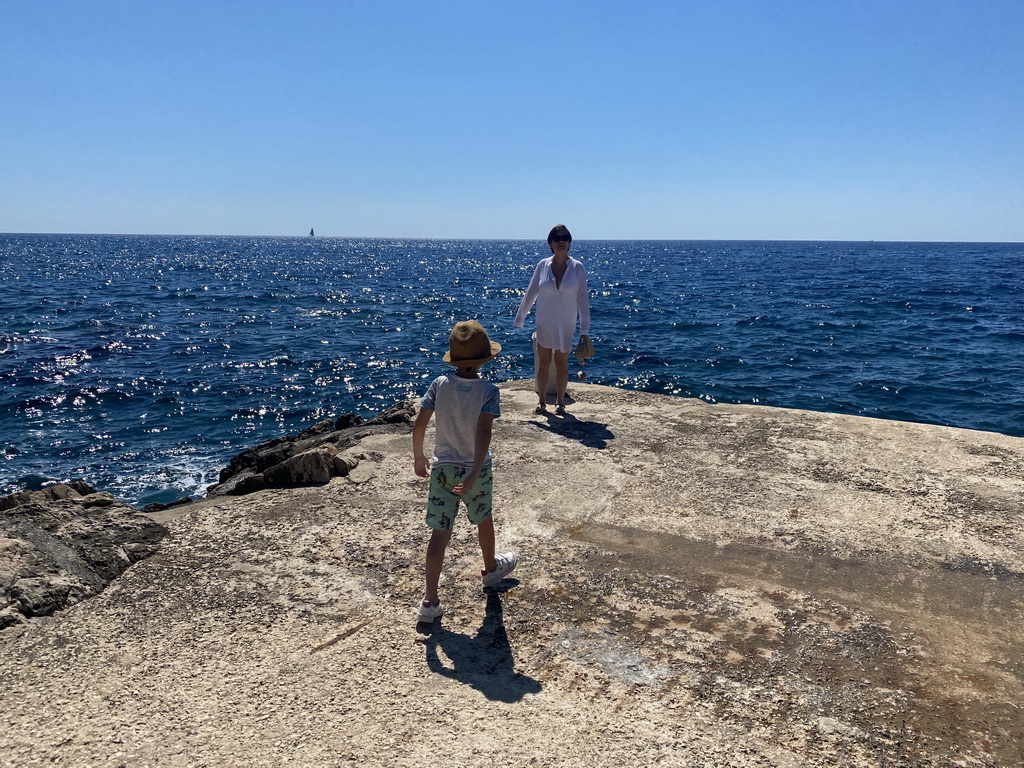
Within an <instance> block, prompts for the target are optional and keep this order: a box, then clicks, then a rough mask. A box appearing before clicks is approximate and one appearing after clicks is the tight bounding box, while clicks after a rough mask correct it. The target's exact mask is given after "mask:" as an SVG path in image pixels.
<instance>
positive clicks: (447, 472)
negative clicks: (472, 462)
mask: <svg viewBox="0 0 1024 768" xmlns="http://www.w3.org/2000/svg"><path fill="white" fill-rule="evenodd" d="M469 473H470V467H457V466H455V465H454V464H438V465H437V466H435V467H434V468H433V469H432V470H430V491H429V493H428V495H427V526H428V527H429V528H433V529H434V530H435V531H450V530H451V529H452V527H453V526H454V525H455V518H456V517H457V516H458V514H459V502H460V501H461V502H462V503H463V504H465V505H466V517H468V518H469V522H471V523H472V524H473V525H480V523H482V522H483V521H484V520H486V519H487V518H489V517H490V516H491V486H492V485H493V477H492V476H491V467H490V465H489V464H488V465H487V466H486V467H484V468H483V470H481V472H480V477H478V478H477V481H476V483H474V484H473V488H472V490H470V492H469V493H468V494H465V495H463V496H456V495H455V494H454V493H452V488H454V487H455V486H457V485H458V484H459V483H461V482H462V478H464V477H465V476H466V475H468V474H469Z"/></svg>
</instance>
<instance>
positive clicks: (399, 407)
mask: <svg viewBox="0 0 1024 768" xmlns="http://www.w3.org/2000/svg"><path fill="white" fill-rule="evenodd" d="M415 418H416V403H414V402H413V401H412V400H403V401H401V402H398V403H395V404H394V405H392V406H391V407H390V408H388V409H387V410H386V411H384V412H383V413H381V414H379V415H377V416H374V417H373V418H372V419H370V420H369V421H368V422H366V423H367V424H409V425H410V427H411V426H412V422H413V420H414V419H415Z"/></svg>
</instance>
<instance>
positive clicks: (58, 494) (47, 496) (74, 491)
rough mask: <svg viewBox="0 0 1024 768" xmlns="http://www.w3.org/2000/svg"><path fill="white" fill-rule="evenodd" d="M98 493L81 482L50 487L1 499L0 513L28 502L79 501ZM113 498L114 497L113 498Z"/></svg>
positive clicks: (13, 494)
mask: <svg viewBox="0 0 1024 768" xmlns="http://www.w3.org/2000/svg"><path fill="white" fill-rule="evenodd" d="M93 493H96V489H95V488H93V487H92V486H91V485H88V484H87V483H83V482H82V481H81V480H75V481H73V482H70V483H60V484H58V485H50V486H47V487H46V488H42V489H40V490H27V491H19V492H18V493H12V494H11V495H10V496H4V497H3V498H0V512H2V511H4V510H5V509H14V507H17V506H18V505H20V504H25V503H26V502H28V501H32V500H35V501H53V500H56V499H77V498H80V497H82V496H88V495H90V494H93ZM111 498H113V497H111Z"/></svg>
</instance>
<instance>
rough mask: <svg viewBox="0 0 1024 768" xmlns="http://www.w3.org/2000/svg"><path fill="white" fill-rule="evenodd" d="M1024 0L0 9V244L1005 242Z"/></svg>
mask: <svg viewBox="0 0 1024 768" xmlns="http://www.w3.org/2000/svg"><path fill="white" fill-rule="evenodd" d="M1022 40H1024V2H1021V0H957V1H952V0H919V1H917V2H900V1H898V0H896V1H894V0H849V1H845V0H806V1H805V0H799V1H796V0H792V1H790V0H777V1H774V2H765V0H720V1H716V2H709V1H708V0H701V1H700V2H691V1H690V0H664V1H661V0H659V1H657V2H646V1H645V0H636V1H634V2H631V3H623V2H621V0H618V1H617V2H604V1H603V0H595V1H593V2H559V1H558V0H552V1H550V2H534V1H533V0H517V1H516V2H503V3H498V2H490V1H488V0H476V1H475V2H445V0H436V2H432V3H426V2H423V1H422V0H417V1H416V2H404V1H403V2H389V1H388V0H365V1H364V0H351V1H349V0H335V1H334V2H326V1H323V2H314V1H313V0H290V1H289V2H283V1H282V0H278V1H275V2H264V1H263V0H244V2H234V1H228V0H201V1H198V2H196V1H193V0H173V2H172V0H166V1H165V2H155V1H150V0H126V1H124V2H115V1H113V0H90V1H89V2H82V0H47V1H46V2H29V1H28V0H0V231H3V232H97V233H153V234H178V233H180V234H253V235H256V234H267V235H298V234H303V233H305V232H307V231H308V230H309V228H310V227H315V228H316V230H317V233H318V234H322V235H337V236H359V237H364V236H381V237H391V236H395V237H457V238H506V237H507V238H534V237H536V238H543V237H544V235H545V234H546V233H547V230H548V229H549V228H550V227H551V226H552V225H553V224H555V223H558V222H564V223H566V224H568V225H569V227H570V228H571V229H572V231H573V234H574V235H575V236H576V237H577V238H581V239H604V238H623V239H632V238H669V239H826V240H968V241H983V240H1004V241H1018V242H1019V241H1024V44H1022V43H1021V41H1022Z"/></svg>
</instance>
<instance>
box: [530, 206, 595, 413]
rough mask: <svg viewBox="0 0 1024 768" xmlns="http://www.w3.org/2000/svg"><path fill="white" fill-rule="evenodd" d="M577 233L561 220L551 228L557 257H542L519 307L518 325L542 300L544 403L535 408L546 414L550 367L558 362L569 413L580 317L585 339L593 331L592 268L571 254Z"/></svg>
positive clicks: (559, 388)
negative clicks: (589, 283)
mask: <svg viewBox="0 0 1024 768" xmlns="http://www.w3.org/2000/svg"><path fill="white" fill-rule="evenodd" d="M570 245H572V235H571V234H570V233H569V230H568V229H566V227H565V225H563V224H559V225H557V226H555V227H553V228H552V230H551V231H550V232H549V233H548V247H549V248H550V249H551V256H549V257H548V258H546V259H541V260H540V263H538V264H537V267H536V269H534V270H533V277H532V278H531V279H530V285H529V286H527V288H526V295H524V296H523V300H522V302H521V303H520V304H519V311H518V312H516V322H515V327H516V328H522V327H523V321H524V320H526V315H527V314H528V313H529V312H530V307H531V306H533V302H535V301H536V302H537V359H538V362H539V363H540V370H539V371H538V372H537V396H538V397H539V398H540V404H539V405H538V406H537V408H536V410H535V411H534V413H546V412H547V406H546V405H545V404H544V396H545V394H546V393H547V391H548V371H549V370H550V368H551V361H552V360H554V361H555V390H556V400H555V411H556V413H558V415H560V416H563V415H565V388H566V387H567V386H568V385H569V352H570V351H571V350H572V337H573V334H575V332H576V318H577V316H578V317H579V321H580V340H581V341H582V340H583V339H584V338H589V334H590V297H589V295H588V293H587V273H586V271H585V270H584V269H583V264H582V262H579V261H577V260H576V259H571V258H569V246H570Z"/></svg>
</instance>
